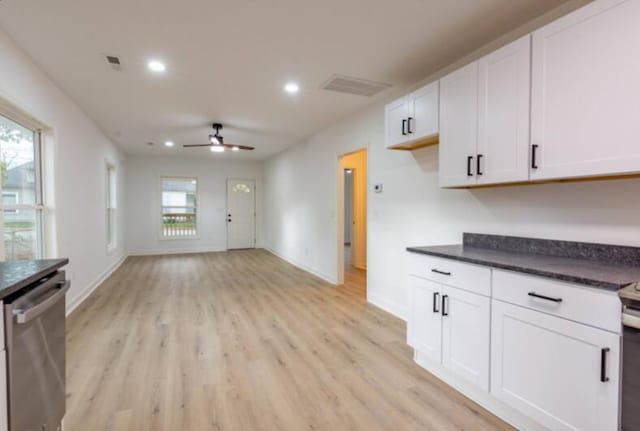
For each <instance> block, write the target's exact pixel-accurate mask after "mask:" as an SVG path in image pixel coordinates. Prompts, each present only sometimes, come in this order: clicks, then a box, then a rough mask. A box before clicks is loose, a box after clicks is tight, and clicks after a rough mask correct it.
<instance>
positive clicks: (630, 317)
mask: <svg viewBox="0 0 640 431" xmlns="http://www.w3.org/2000/svg"><path fill="white" fill-rule="evenodd" d="M622 324H623V325H624V326H626V327H628V328H633V329H639V330H640V313H638V312H634V311H632V310H628V309H627V310H624V311H623V312H622Z"/></svg>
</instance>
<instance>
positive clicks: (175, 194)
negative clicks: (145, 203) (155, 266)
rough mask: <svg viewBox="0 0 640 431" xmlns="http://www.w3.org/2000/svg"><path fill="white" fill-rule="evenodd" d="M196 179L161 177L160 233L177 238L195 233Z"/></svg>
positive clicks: (194, 234)
mask: <svg viewBox="0 0 640 431" xmlns="http://www.w3.org/2000/svg"><path fill="white" fill-rule="evenodd" d="M197 190H198V181H197V179H195V178H163V179H162V207H161V213H162V235H163V236H165V237H169V238H179V237H188V236H196V235H197V217H196V211H197V210H196V208H197V204H198V202H197V199H198V198H197V196H198V192H197Z"/></svg>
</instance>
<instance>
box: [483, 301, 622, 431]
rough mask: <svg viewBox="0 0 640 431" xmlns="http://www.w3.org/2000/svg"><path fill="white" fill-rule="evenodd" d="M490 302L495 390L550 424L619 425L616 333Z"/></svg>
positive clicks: (603, 430)
mask: <svg viewBox="0 0 640 431" xmlns="http://www.w3.org/2000/svg"><path fill="white" fill-rule="evenodd" d="M492 307H493V310H492V326H491V331H492V332H491V346H492V347H491V349H492V351H491V393H492V394H493V395H495V396H496V397H497V398H499V399H501V400H503V401H504V402H506V403H507V404H509V405H511V406H512V407H514V408H516V409H519V410H520V411H522V412H523V413H524V414H526V415H528V416H530V417H531V418H532V419H534V420H536V421H537V422H539V423H540V424H541V425H544V426H545V427H547V428H549V429H552V430H563V431H564V430H566V431H569V430H571V431H575V430H581V431H615V430H618V399H619V396H618V389H619V364H620V337H619V336H618V335H615V334H612V333H610V332H607V331H603V330H600V329H595V328H592V327H590V326H585V325H581V324H579V323H575V322H572V321H569V320H565V319H561V318H558V317H553V316H549V315H548V314H545V313H541V312H539V311H533V310H528V309H526V308H522V307H518V306H516V305H511V304H507V303H504V302H501V301H496V300H493V303H492ZM603 349H605V350H603ZM606 349H608V350H606ZM603 380H604V381H603Z"/></svg>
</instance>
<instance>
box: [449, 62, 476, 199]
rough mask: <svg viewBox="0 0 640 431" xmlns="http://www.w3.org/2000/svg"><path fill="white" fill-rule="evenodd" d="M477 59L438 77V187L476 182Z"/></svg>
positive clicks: (467, 184)
mask: <svg viewBox="0 0 640 431" xmlns="http://www.w3.org/2000/svg"><path fill="white" fill-rule="evenodd" d="M477 140H478V62H474V63H471V64H469V65H467V66H465V67H463V68H461V69H458V70H456V71H455V72H453V73H451V74H450V75H447V76H445V77H444V78H442V79H441V80H440V145H439V147H440V149H439V151H440V174H439V179H440V187H456V186H470V185H474V184H476V175H475V157H476V152H477Z"/></svg>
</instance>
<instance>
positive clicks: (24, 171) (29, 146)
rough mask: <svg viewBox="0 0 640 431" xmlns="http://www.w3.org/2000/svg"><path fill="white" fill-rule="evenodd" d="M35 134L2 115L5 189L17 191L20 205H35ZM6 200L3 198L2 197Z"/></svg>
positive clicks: (0, 150)
mask: <svg viewBox="0 0 640 431" xmlns="http://www.w3.org/2000/svg"><path fill="white" fill-rule="evenodd" d="M34 143H35V133H34V132H33V131H32V130H29V129H27V128H25V127H23V126H21V125H19V124H18V123H15V122H14V121H12V120H10V119H8V118H6V117H3V116H0V170H1V172H2V191H3V196H4V192H10V193H16V196H17V202H16V204H20V205H34V204H36V203H37V202H36V200H37V199H36V174H35V169H36V166H35V144H34ZM3 202H4V200H3Z"/></svg>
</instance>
